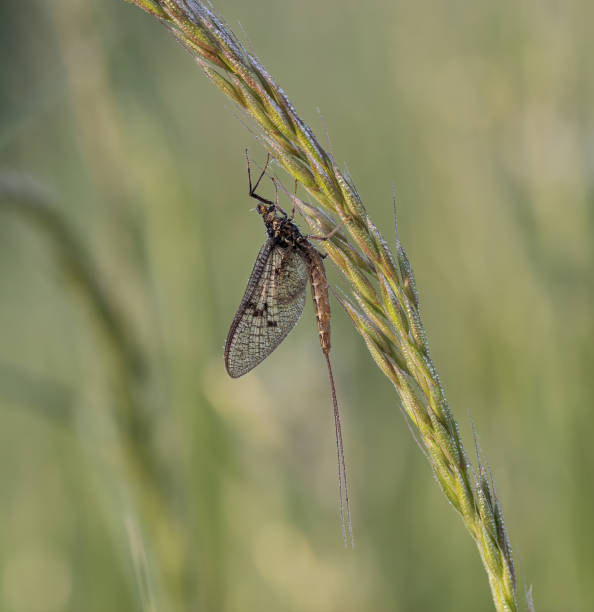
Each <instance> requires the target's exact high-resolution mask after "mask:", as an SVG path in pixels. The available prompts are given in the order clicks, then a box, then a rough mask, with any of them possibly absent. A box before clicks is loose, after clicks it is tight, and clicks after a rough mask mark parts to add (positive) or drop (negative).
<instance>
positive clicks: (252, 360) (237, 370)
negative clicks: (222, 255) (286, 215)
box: [225, 239, 308, 378]
mask: <svg viewBox="0 0 594 612" xmlns="http://www.w3.org/2000/svg"><path fill="white" fill-rule="evenodd" d="M307 274H308V273H307V263H306V262H305V260H304V258H303V254H302V253H301V251H300V250H299V249H297V248H294V247H281V246H279V245H278V244H275V242H274V240H272V239H269V240H268V241H267V242H265V243H264V245H263V246H262V248H261V249H260V252H259V253H258V257H257V258H256V263H255V264H254V268H253V270H252V273H251V275H250V278H249V281H248V285H247V288H246V290H245V294H244V296H243V299H242V300H241V304H240V305H239V308H238V309H237V313H236V314H235V318H234V319H233V323H232V324H231V328H230V330H229V334H228V336H227V343H226V345H225V365H226V367H227V372H229V375H230V376H232V377H233V378H237V377H239V376H243V375H244V374H246V373H247V372H249V371H250V370H252V369H253V368H255V367H256V366H257V365H258V364H259V363H260V362H262V361H263V360H264V359H266V357H268V355H270V353H272V351H274V349H275V348H276V347H277V346H278V345H279V344H280V343H281V342H282V341H283V340H284V339H285V338H286V336H287V334H288V333H289V332H290V331H291V330H292V329H293V327H295V324H296V323H297V321H298V320H299V317H300V316H301V313H302V312H303V306H304V304H305V289H306V286H307V278H308V276H307Z"/></svg>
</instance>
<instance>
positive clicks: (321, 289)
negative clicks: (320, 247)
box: [306, 247, 330, 355]
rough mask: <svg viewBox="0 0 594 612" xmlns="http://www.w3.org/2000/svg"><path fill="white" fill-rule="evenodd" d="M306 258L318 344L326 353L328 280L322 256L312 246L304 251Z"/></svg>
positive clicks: (328, 313)
mask: <svg viewBox="0 0 594 612" xmlns="http://www.w3.org/2000/svg"><path fill="white" fill-rule="evenodd" d="M306 256H307V259H308V269H309V280H310V282H311V296H312V298H313V302H314V313H315V315H316V321H317V323H318V333H319V335H320V344H321V345H322V350H323V351H324V353H325V354H326V355H328V353H329V352H330V298H329V296H328V281H327V280H326V270H325V269H324V263H323V262H322V257H321V256H320V254H319V253H318V252H317V251H316V249H315V248H314V247H310V248H309V249H308V250H307V251H306Z"/></svg>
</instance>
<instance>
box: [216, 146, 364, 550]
mask: <svg viewBox="0 0 594 612" xmlns="http://www.w3.org/2000/svg"><path fill="white" fill-rule="evenodd" d="M246 158H247V169H248V181H249V188H250V191H249V195H250V197H251V198H254V199H256V200H258V205H257V206H256V210H257V211H258V213H259V214H260V215H261V216H262V220H263V221H264V225H265V226H266V233H267V234H268V240H266V242H265V243H264V244H263V246H262V248H261V249H260V252H259V253H258V256H257V258H256V263H255V264H254V268H253V270H252V273H251V275H250V278H249V280H248V284H247V288H246V290H245V293H244V295H243V298H242V300H241V303H240V304H239V308H238V309H237V313H236V314H235V317H234V318H233V322H232V323H231V328H230V329H229V333H228V335H227V342H226V344H225V366H226V368H227V372H228V373H229V375H230V376H231V377H233V378H238V377H239V376H243V375H244V374H247V372H249V371H250V370H252V369H253V368H255V367H256V366H257V365H258V364H259V363H261V362H262V361H264V359H266V357H268V355H270V353H272V351H274V349H275V348H276V347H277V346H278V345H279V344H280V343H281V342H282V341H283V340H284V339H285V338H286V336H287V334H288V333H289V332H290V331H291V330H292V329H293V327H295V324H296V323H297V321H298V320H299V318H300V317H301V313H302V312H303V306H304V305H305V293H306V288H307V280H308V279H309V282H310V284H311V293H312V298H313V304H314V313H315V316H316V321H317V325H318V333H319V336H320V344H321V346H322V353H323V354H324V357H325V359H326V364H327V366H328V377H329V379H330V390H331V393H332V405H333V407H334V427H335V430H336V451H337V459H338V488H339V497H340V520H341V524H342V531H343V537H344V541H345V545H346V543H347V536H346V529H345V516H344V510H346V524H347V525H348V531H349V537H350V541H351V545H352V544H353V530H352V525H351V513H350V507H349V493H348V485H347V474H346V464H345V460H344V447H343V443H342V431H341V426H340V415H339V412H338V401H337V399H336V389H335V387H334V376H333V374H332V367H331V365H330V300H329V296H328V282H327V280H326V271H325V269H324V263H323V258H324V257H326V256H325V255H323V254H322V253H320V252H319V251H318V250H317V249H316V248H315V247H314V246H313V245H312V243H311V242H310V239H318V240H326V239H327V238H329V236H326V237H316V236H304V235H303V234H302V233H301V232H300V230H299V228H298V227H297V226H296V225H295V224H294V223H293V217H294V214H295V207H294V206H293V212H292V214H291V216H290V217H289V216H288V215H287V213H286V212H285V211H284V210H283V209H282V208H281V207H280V206H279V205H278V196H277V198H276V199H277V201H276V202H272V201H270V200H267V199H265V198H263V197H262V196H260V195H259V194H258V193H256V190H257V189H258V186H259V184H260V182H261V180H262V178H263V177H264V175H265V174H266V169H267V167H268V162H269V161H270V156H268V158H267V159H266V165H265V166H264V169H263V170H262V173H261V174H260V177H259V178H258V180H257V181H256V184H255V185H253V186H252V176H251V170H250V160H249V157H248V156H247V151H246ZM275 187H276V183H275ZM294 201H295V202H296V197H295V198H294Z"/></svg>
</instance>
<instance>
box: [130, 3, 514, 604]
mask: <svg viewBox="0 0 594 612" xmlns="http://www.w3.org/2000/svg"><path fill="white" fill-rule="evenodd" d="M129 1H130V2H132V3H133V4H135V5H136V6H138V7H140V8H142V9H143V10H145V11H146V12H148V13H150V14H151V15H154V16H156V17H158V18H159V19H160V21H162V22H163V23H164V24H165V25H166V26H167V27H168V28H169V29H170V30H171V31H172V32H173V33H174V34H175V36H176V37H177V38H178V40H180V41H181V42H182V44H184V45H185V46H186V48H187V49H188V50H189V51H190V53H191V54H192V55H193V56H194V57H195V59H196V61H197V62H198V63H199V65H200V66H202V68H203V69H204V70H205V72H206V74H207V76H208V77H209V79H210V80H211V81H213V82H214V83H215V84H216V85H217V86H218V88H219V89H220V90H221V91H222V92H223V93H224V94H226V95H227V96H228V97H229V98H230V99H232V100H233V101H234V102H235V103H237V104H238V105H239V107H240V108H241V109H242V110H243V111H244V112H245V114H246V115H247V116H248V117H250V118H251V119H252V121H253V123H254V124H255V125H256V131H257V133H258V137H259V139H260V141H261V142H262V143H263V144H264V145H265V147H266V148H267V149H268V151H269V152H270V153H271V154H272V155H273V156H274V157H275V158H276V160H277V162H278V164H279V165H280V166H282V167H283V168H284V169H285V170H286V171H287V172H288V173H289V175H290V176H291V177H293V179H296V180H297V181H299V182H300V183H301V184H302V185H303V186H304V187H305V189H306V190H307V191H308V192H309V194H310V195H311V196H312V198H313V199H314V200H315V201H316V202H317V204H318V205H319V206H320V208H321V211H323V212H324V214H323V215H321V214H320V215H317V216H316V212H315V209H314V208H313V206H311V207H310V208H307V206H304V207H302V208H303V209H304V213H305V215H306V218H307V219H308V222H310V224H311V223H314V225H315V224H316V223H319V224H323V227H324V229H325V230H328V229H330V230H331V229H333V227H336V225H337V223H332V222H331V221H330V216H329V215H331V214H334V215H337V216H338V219H339V221H340V222H343V223H344V226H345V228H346V230H347V231H348V234H349V236H350V240H351V242H350V244H347V243H346V242H345V241H344V236H343V238H339V237H338V236H336V237H333V238H332V241H331V244H329V245H328V252H329V255H330V257H331V258H332V260H333V261H334V263H335V264H336V266H337V267H338V268H339V269H340V270H341V271H342V272H343V274H344V275H345V277H346V278H347V280H348V281H349V283H350V285H351V291H352V293H353V295H354V298H355V300H354V302H351V301H349V300H347V299H346V298H343V297H340V296H338V300H339V301H340V303H341V304H342V305H343V307H344V308H345V310H346V311H347V313H348V314H349V316H350V317H351V319H352V321H353V323H354V325H355V328H356V329H357V331H358V332H359V333H360V334H361V336H362V337H363V340H364V341H365V344H366V346H367V348H368V350H369V352H370V354H371V356H372V357H373V359H374V360H375V362H376V363H377V365H378V367H379V368H380V369H381V371H382V372H383V373H384V374H385V375H386V376H387V377H388V378H389V379H390V380H391V381H392V383H393V384H394V387H395V389H396V391H397V393H398V395H399V397H400V399H401V402H402V405H403V407H404V411H405V413H406V414H407V416H408V419H409V425H410V427H411V431H412V432H414V433H413V435H414V436H415V438H416V439H417V440H418V443H419V445H420V447H421V448H422V450H423V451H424V454H425V455H426V456H427V458H428V459H429V461H430V464H431V467H432V469H433V471H434V472H435V475H436V478H437V481H438V482H439V484H440V486H441V488H442V490H443V491H444V493H445V495H446V497H447V498H448V499H449V501H450V502H451V503H452V506H453V507H454V508H455V509H456V511H457V512H458V513H459V514H460V516H461V518H462V520H463V522H464V524H465V525H466V527H467V529H468V531H469V533H470V535H471V537H472V538H473V539H474V541H475V543H476V546H477V548H478V550H479V554H480V557H481V559H482V562H483V566H484V569H485V571H486V573H487V576H488V579H489V584H490V586H491V594H492V597H493V602H494V605H495V608H496V609H497V610H498V611H499V612H504V611H505V612H514V611H516V610H517V609H518V605H517V597H516V586H515V577H514V569H513V560H512V556H511V548H510V546H509V539H508V536H507V533H506V531H505V527H504V522H503V515H502V512H501V507H500V504H499V502H498V501H497V500H496V497H495V494H494V487H493V485H492V483H489V482H487V483H486V485H485V481H484V479H483V475H482V472H481V470H482V469H483V468H482V467H481V466H482V464H479V479H478V481H477V479H476V478H475V474H474V473H473V470H472V467H471V465H470V463H469V461H468V459H467V455H466V452H465V450H464V446H463V443H462V440H461V438H460V434H459V430H458V426H457V424H456V421H455V419H454V417H453V415H452V413H451V411H450V408H449V406H448V404H447V401H446V399H445V394H444V392H443V389H442V387H441V384H440V381H439V377H438V375H437V372H436V370H435V367H434V365H433V363H432V361H431V358H430V356H429V349H428V343H427V338H426V334H425V331H424V328H423V325H422V321H421V316H420V308H419V295H418V292H417V288H416V284H415V279H414V274H413V271H412V267H411V265H410V262H409V260H408V257H407V256H406V253H405V251H404V248H403V247H402V244H401V242H400V239H399V238H397V243H396V252H395V254H392V253H391V252H390V250H389V249H388V247H387V244H386V241H385V240H384V238H383V237H382V235H381V233H380V232H379V231H378V229H377V228H376V227H375V225H374V224H373V223H372V222H371V220H370V219H369V217H368V215H367V212H366V209H365V207H364V205H363V202H362V200H361V197H360V196H359V193H358V192H357V189H356V188H355V186H354V183H353V181H352V180H351V179H350V178H349V175H348V173H347V172H346V171H344V170H340V169H339V168H338V167H337V166H336V164H335V163H334V161H333V159H332V156H331V155H330V154H329V153H327V152H326V151H325V150H324V148H323V147H322V146H321V145H320V143H319V142H318V140H317V139H316V137H315V136H314V134H313V132H312V131H311V130H310V128H309V127H308V126H307V125H306V124H305V122H304V121H302V120H301V119H300V117H299V115H298V114H297V112H296V111H295V109H294V108H293V106H292V104H291V103H290V101H289V99H288V97H287V96H286V94H285V93H284V92H283V90H282V89H280V87H278V85H277V84H276V82H275V81H274V80H273V79H272V77H271V76H270V75H269V74H268V72H267V71H266V70H265V69H264V67H263V66H262V65H261V63H260V62H259V60H258V59H257V58H255V57H254V56H253V55H250V54H249V53H247V51H246V50H245V49H244V48H243V47H242V45H241V44H240V43H239V42H238V40H237V38H236V37H235V35H234V34H233V33H232V32H231V31H230V29H229V28H228V27H227V25H226V24H225V23H224V22H223V21H222V20H221V19H219V18H218V17H216V16H215V15H214V14H213V12H212V10H211V9H210V8H208V7H207V6H206V5H205V4H203V3H202V2H200V1H198V0H150V1H148V0H129ZM354 304H357V305H354Z"/></svg>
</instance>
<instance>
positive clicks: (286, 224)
mask: <svg viewBox="0 0 594 612" xmlns="http://www.w3.org/2000/svg"><path fill="white" fill-rule="evenodd" d="M258 212H259V213H260V214H261V215H262V220H263V221H264V225H265V226H266V232H267V233H268V236H269V237H270V238H273V239H274V240H275V241H276V243H277V244H278V245H279V246H281V247H285V248H286V247H297V246H300V245H302V244H303V243H306V242H307V239H306V238H305V237H304V236H303V235H302V234H301V231H300V230H299V228H298V227H297V226H296V225H295V224H294V223H293V222H292V221H291V220H290V219H289V218H288V217H287V216H286V215H284V214H279V213H278V210H277V208H276V206H263V205H260V206H258Z"/></svg>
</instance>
